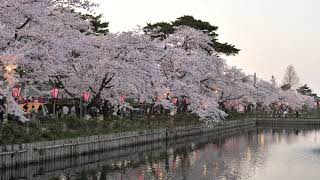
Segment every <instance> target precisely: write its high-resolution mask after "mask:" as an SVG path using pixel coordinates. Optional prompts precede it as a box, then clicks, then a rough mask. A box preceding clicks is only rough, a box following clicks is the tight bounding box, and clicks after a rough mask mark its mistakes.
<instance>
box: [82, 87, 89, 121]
mask: <svg viewBox="0 0 320 180" xmlns="http://www.w3.org/2000/svg"><path fill="white" fill-rule="evenodd" d="M82 99H83V102H84V103H85V104H84V117H85V116H86V112H87V105H86V103H88V102H89V100H90V93H89V92H84V93H82ZM80 118H82V101H81V99H80Z"/></svg>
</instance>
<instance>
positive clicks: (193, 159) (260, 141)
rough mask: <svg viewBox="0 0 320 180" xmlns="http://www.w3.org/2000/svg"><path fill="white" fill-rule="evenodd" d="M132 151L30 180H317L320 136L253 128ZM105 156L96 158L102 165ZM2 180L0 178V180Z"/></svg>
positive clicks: (297, 131) (293, 131) (292, 130)
mask: <svg viewBox="0 0 320 180" xmlns="http://www.w3.org/2000/svg"><path fill="white" fill-rule="evenodd" d="M152 146H154V147H155V148H154V149H153V150H148V151H144V152H141V151H137V150H133V151H132V153H128V154H126V155H123V156H121V157H120V156H119V157H113V158H111V159H112V160H111V159H110V158H107V159H106V160H102V161H100V162H97V161H96V162H92V165H91V166H90V165H79V167H69V168H65V169H60V170H55V171H53V172H50V171H49V170H48V171H47V172H44V173H42V174H39V175H34V176H33V178H34V179H54V180H69V179H78V180H107V179H108V180H109V179H112V180H124V179H128V180H149V179H151V180H153V179H154V180H156V179H172V180H188V179H210V180H211V179H217V180H224V179H226V180H229V179H231V180H232V179H240V180H241V179H255V180H267V179H293V180H294V179H319V178H317V171H318V170H319V168H320V131H319V130H310V129H305V130H304V129H301V128H300V129H298V128H287V129H283V128H282V129H276V128H257V129H254V130H250V131H246V132H242V133H241V134H237V135H233V136H231V137H225V138H220V139H216V138H214V137H210V136H202V137H193V138H191V139H190V138H189V139H185V140H183V141H180V142H178V140H177V141H174V142H167V143H165V142H164V143H162V144H160V146H156V145H152ZM104 156H105V155H101V157H100V158H101V159H104V158H103V157H104ZM0 177H1V176H0ZM0 179H1V178H0ZM5 179H9V178H7V177H6V178H5Z"/></svg>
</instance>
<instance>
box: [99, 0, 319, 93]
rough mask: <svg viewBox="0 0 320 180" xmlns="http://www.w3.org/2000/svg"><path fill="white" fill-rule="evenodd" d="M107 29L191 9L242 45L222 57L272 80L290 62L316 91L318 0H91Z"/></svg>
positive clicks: (223, 37)
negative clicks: (235, 51)
mask: <svg viewBox="0 0 320 180" xmlns="http://www.w3.org/2000/svg"><path fill="white" fill-rule="evenodd" d="M96 1H98V2H99V3H100V7H98V12H100V13H102V14H103V15H104V17H105V20H106V21H108V22H110V29H111V31H112V32H118V31H125V30H130V29H134V28H137V27H138V26H144V25H145V24H146V22H159V21H172V20H174V19H175V18H177V17H180V16H182V15H193V16H194V17H195V18H197V19H201V20H204V21H209V22H210V23H211V24H213V25H216V26H219V30H218V33H219V34H220V41H221V42H229V43H232V44H235V45H236V46H237V47H238V48H240V49H241V50H242V51H241V52H240V54H238V55H236V56H234V57H227V58H226V59H227V61H228V63H229V64H230V65H236V66H237V67H239V68H241V69H243V70H244V71H245V72H247V73H253V72H257V74H258V76H260V77H262V78H264V79H266V80H269V79H270V78H271V75H275V76H276V78H277V81H278V83H280V82H281V81H282V76H283V72H284V71H285V69H286V67H287V66H288V65H289V64H292V65H293V66H294V67H295V68H296V70H297V72H298V75H299V76H300V79H301V82H300V83H301V84H304V83H307V84H309V85H310V86H311V87H312V88H313V89H315V90H316V92H317V93H320V80H318V79H319V78H318V76H320V68H319V67H320V46H319V42H320V0H161V1H160V0H158V1H155V0H96Z"/></svg>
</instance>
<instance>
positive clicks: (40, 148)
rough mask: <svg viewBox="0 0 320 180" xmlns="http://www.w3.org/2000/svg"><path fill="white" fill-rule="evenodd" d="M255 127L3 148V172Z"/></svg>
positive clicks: (243, 124) (240, 123) (237, 124)
mask: <svg viewBox="0 0 320 180" xmlns="http://www.w3.org/2000/svg"><path fill="white" fill-rule="evenodd" d="M255 126H256V121H255V120H254V119H252V120H237V121H226V122H222V123H220V124H217V125H216V126H215V127H213V128H208V127H207V126H205V125H202V126H197V127H194V126H185V127H177V128H173V129H158V130H146V131H139V132H138V131H133V132H124V133H117V134H108V135H97V136H90V137H79V138H73V139H65V140H56V141H44V142H35V143H27V144H14V145H4V146H0V168H6V167H12V166H22V165H26V164H29V163H37V162H45V161H50V160H56V159H62V158H66V157H73V156H79V155H84V154H92V153H95V152H99V151H104V150H112V149H119V148H122V147H129V146H135V145H141V144H146V143H151V142H158V141H163V140H170V139H174V138H179V137H186V136H192V135H196V134H202V133H210V132H214V133H216V134H219V133H220V134H223V133H226V132H233V131H239V130H241V129H243V128H248V127H255Z"/></svg>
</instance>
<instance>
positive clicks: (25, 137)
mask: <svg viewBox="0 0 320 180" xmlns="http://www.w3.org/2000/svg"><path fill="white" fill-rule="evenodd" d="M197 119H198V118H196V117H195V116H192V115H176V116H174V117H172V116H167V115H162V116H155V117H154V116H150V117H131V118H130V119H129V118H119V117H113V118H112V119H106V120H98V119H92V120H84V119H78V118H75V117H67V118H63V119H45V122H42V123H39V122H33V123H29V124H20V123H17V122H8V123H5V124H2V125H0V144H20V143H29V142H37V141H50V140H58V139H66V138H75V137H82V136H91V135H99V134H109V133H119V132H126V131H139V130H148V129H158V128H165V127H177V126H184V125H196V124H200V123H201V122H199V121H198V120H197Z"/></svg>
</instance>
